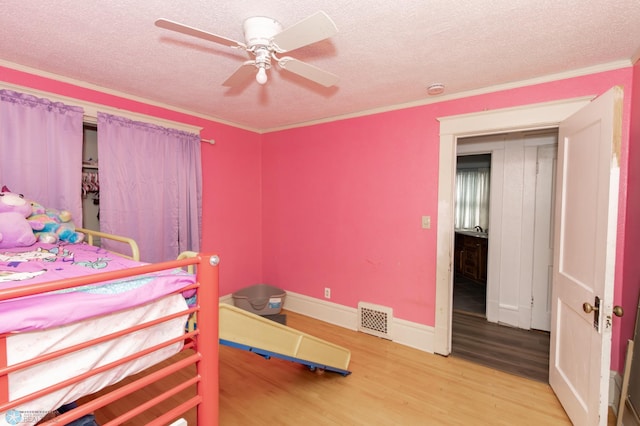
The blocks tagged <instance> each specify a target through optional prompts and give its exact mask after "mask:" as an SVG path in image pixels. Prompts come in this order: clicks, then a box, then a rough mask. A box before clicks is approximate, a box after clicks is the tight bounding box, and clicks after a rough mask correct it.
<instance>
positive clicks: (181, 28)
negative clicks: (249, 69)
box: [156, 18, 247, 49]
mask: <svg viewBox="0 0 640 426" xmlns="http://www.w3.org/2000/svg"><path fill="white" fill-rule="evenodd" d="M156 26H157V27H160V28H164V29H165V30H171V31H176V32H179V33H182V34H186V35H190V36H193V37H198V38H201V39H204V40H208V41H212V42H214V43H219V44H223V45H225V46H229V47H240V48H242V49H246V48H247V46H245V44H244V43H240V42H239V41H235V40H231V39H230V38H226V37H222V36H219V35H217V34H212V33H208V32H206V31H202V30H199V29H197V28H193V27H190V26H188V25H184V24H180V23H178V22H174V21H170V20H168V19H162V18H160V19H158V20H156Z"/></svg>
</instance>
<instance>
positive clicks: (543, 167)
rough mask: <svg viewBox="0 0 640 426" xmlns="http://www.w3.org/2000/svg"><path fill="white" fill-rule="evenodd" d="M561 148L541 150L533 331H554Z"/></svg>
mask: <svg viewBox="0 0 640 426" xmlns="http://www.w3.org/2000/svg"><path fill="white" fill-rule="evenodd" d="M557 152H558V146H557V145H555V144H554V145H544V146H541V147H538V152H537V163H536V190H535V211H534V233H533V261H532V262H533V274H532V280H531V296H532V304H531V328H533V329H536V330H544V331H550V330H551V328H550V327H551V282H552V276H553V220H552V218H553V188H554V183H555V179H554V177H555V175H556V158H557V155H556V154H557Z"/></svg>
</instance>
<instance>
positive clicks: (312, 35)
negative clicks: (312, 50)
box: [272, 11, 338, 52]
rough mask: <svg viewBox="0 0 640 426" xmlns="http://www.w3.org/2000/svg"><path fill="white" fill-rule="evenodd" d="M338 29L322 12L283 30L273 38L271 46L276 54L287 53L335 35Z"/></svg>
mask: <svg viewBox="0 0 640 426" xmlns="http://www.w3.org/2000/svg"><path fill="white" fill-rule="evenodd" d="M337 32H338V28H337V27H336V24H334V23H333V21H332V20H331V18H329V15H327V14H326V13H324V12H323V11H319V12H316V13H314V14H313V15H311V16H309V17H307V18H305V19H303V20H302V21H299V22H298V23H296V24H293V25H292V26H290V27H288V28H285V29H284V30H282V31H281V32H279V33H278V34H276V35H275V36H273V39H272V44H273V46H274V47H275V48H276V51H277V52H288V51H290V50H295V49H298V48H300V47H302V46H306V45H308V44H312V43H315V42H317V41H320V40H324V39H326V38H329V37H331V36H333V35H335V34H337Z"/></svg>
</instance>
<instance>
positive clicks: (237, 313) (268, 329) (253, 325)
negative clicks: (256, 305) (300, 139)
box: [220, 303, 351, 376]
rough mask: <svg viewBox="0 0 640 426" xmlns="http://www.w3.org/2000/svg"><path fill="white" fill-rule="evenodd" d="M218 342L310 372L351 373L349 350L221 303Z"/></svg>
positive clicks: (344, 374)
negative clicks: (292, 363)
mask: <svg viewBox="0 0 640 426" xmlns="http://www.w3.org/2000/svg"><path fill="white" fill-rule="evenodd" d="M220 343H221V344H223V345H227V346H231V347H234V348H238V349H243V350H247V351H251V352H255V353H257V354H258V355H261V356H263V357H265V358H266V359H269V358H271V357H275V358H281V359H286V360H288V361H293V362H297V363H300V364H303V365H306V366H308V367H309V368H310V369H311V370H312V371H315V370H316V369H318V370H325V371H333V372H336V373H340V374H342V375H343V376H346V375H348V374H351V372H350V371H348V370H347V368H348V366H349V360H350V359H351V352H350V351H349V350H348V349H345V348H343V347H341V346H338V345H334V344H333V343H330V342H327V341H324V340H322V339H319V338H317V337H313V336H311V335H309V334H306V333H303V332H301V331H298V330H295V329H293V328H291V327H287V326H286V325H282V324H279V323H277V322H275V321H271V320H269V319H266V318H263V317H261V316H260V315H256V314H253V313H251V312H248V311H245V310H243V309H240V308H237V307H235V306H232V305H228V304H225V303H221V304H220Z"/></svg>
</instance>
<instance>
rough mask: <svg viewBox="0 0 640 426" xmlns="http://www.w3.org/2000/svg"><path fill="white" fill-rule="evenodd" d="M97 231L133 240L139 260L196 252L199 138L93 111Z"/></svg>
mask: <svg viewBox="0 0 640 426" xmlns="http://www.w3.org/2000/svg"><path fill="white" fill-rule="evenodd" d="M98 158H99V159H100V169H99V173H100V230H101V231H103V232H109V233H114V234H119V235H125V236H128V237H131V238H134V239H135V240H136V241H137V243H138V245H139V247H140V257H141V260H144V261H146V262H160V261H165V260H171V259H175V258H176V257H177V256H178V254H179V253H180V252H182V251H185V250H193V251H198V250H199V249H200V226H201V216H202V171H201V162H200V136H199V135H197V134H194V133H188V132H184V131H180V130H175V129H168V128H164V127H160V126H157V125H153V124H148V123H141V122H137V121H132V120H129V119H126V118H122V117H117V116H113V115H110V114H105V113H98Z"/></svg>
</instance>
